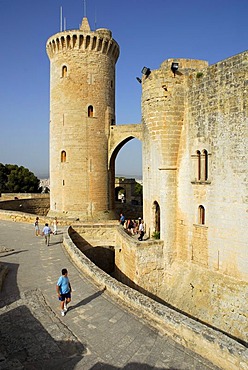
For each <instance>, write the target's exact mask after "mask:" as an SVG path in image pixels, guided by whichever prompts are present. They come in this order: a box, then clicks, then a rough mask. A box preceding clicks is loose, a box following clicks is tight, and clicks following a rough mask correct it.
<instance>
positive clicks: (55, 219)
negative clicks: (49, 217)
mask: <svg viewBox="0 0 248 370" xmlns="http://www.w3.org/2000/svg"><path fill="white" fill-rule="evenodd" d="M57 233H58V219H57V217H55V218H54V220H53V234H54V235H57Z"/></svg>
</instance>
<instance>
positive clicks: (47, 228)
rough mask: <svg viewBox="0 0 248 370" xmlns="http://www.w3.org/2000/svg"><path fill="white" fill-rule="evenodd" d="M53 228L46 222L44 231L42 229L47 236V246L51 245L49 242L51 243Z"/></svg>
mask: <svg viewBox="0 0 248 370" xmlns="http://www.w3.org/2000/svg"><path fill="white" fill-rule="evenodd" d="M51 232H52V230H51V228H50V226H48V224H45V227H44V228H43V231H42V235H44V236H45V244H46V245H47V246H49V243H50V234H51Z"/></svg>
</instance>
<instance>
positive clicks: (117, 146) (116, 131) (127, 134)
mask: <svg viewBox="0 0 248 370" xmlns="http://www.w3.org/2000/svg"><path fill="white" fill-rule="evenodd" d="M135 138H136V139H138V140H140V141H142V140H143V125H142V124H131V125H114V126H111V127H110V135H109V149H108V169H109V193H110V198H109V199H110V209H113V210H114V209H115V199H116V194H115V160H116V157H117V154H118V153H119V151H120V150H121V148H122V147H123V146H124V145H125V144H126V143H128V142H129V141H130V140H132V139H135Z"/></svg>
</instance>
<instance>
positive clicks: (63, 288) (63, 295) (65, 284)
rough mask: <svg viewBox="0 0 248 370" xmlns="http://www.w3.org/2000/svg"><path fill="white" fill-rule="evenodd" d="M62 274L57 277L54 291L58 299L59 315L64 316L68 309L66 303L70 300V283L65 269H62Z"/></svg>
mask: <svg viewBox="0 0 248 370" xmlns="http://www.w3.org/2000/svg"><path fill="white" fill-rule="evenodd" d="M61 273H62V276H60V277H59V279H58V282H57V285H56V292H57V294H58V297H59V300H60V308H61V316H65V313H66V312H67V311H68V308H67V305H68V303H70V302H71V284H70V281H69V278H68V271H67V269H65V268H64V269H62V271H61Z"/></svg>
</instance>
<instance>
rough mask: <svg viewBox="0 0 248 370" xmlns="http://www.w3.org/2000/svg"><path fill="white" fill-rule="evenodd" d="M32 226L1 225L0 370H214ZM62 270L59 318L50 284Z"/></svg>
mask: <svg viewBox="0 0 248 370" xmlns="http://www.w3.org/2000/svg"><path fill="white" fill-rule="evenodd" d="M62 232H63V230H60V233H59V234H58V235H54V236H52V237H51V243H50V246H49V247H46V246H45V243H44V240H43V238H42V237H36V236H35V235H34V234H35V233H34V227H33V226H32V225H29V224H23V223H14V222H10V221H0V262H1V263H3V264H4V265H6V266H8V269H9V272H8V275H7V277H6V278H5V281H4V284H3V287H2V291H1V293H0V314H1V315H0V369H1V370H2V369H6V370H7V369H30V370H33V369H66V370H67V369H68V370H69V369H83V370H88V369H95V370H97V369H107V370H112V369H113V370H114V369H116V370H117V369H128V370H132V369H133V370H138V369H142V370H145V369H157V370H159V369H170V370H183V369H184V370H186V369H194V370H205V369H217V368H216V367H215V366H214V365H212V364H211V363H209V362H208V361H207V360H205V359H203V358H201V357H199V356H198V355H196V354H195V353H193V352H190V351H189V350H186V349H185V348H184V347H182V346H180V345H178V344H176V343H175V342H173V341H172V340H171V339H170V338H167V337H166V336H164V335H161V334H159V333H158V332H157V331H156V330H155V329H154V328H152V327H151V326H150V325H149V322H145V321H142V320H141V319H139V318H137V317H135V316H134V315H133V313H131V312H129V311H128V310H127V309H126V308H124V307H122V306H120V305H119V304H117V302H115V301H113V300H112V299H111V297H110V296H109V295H108V294H107V293H106V291H104V289H102V287H97V286H95V285H94V284H93V283H92V282H91V281H90V280H88V279H87V278H86V277H85V276H83V275H82V274H81V273H80V271H78V270H77V269H76V268H75V266H74V265H73V264H72V263H71V262H70V260H69V258H68V256H67V255H66V253H65V252H64V250H63V245H62V243H61V241H62V236H63V234H62ZM64 267H66V268H67V269H68V271H69V278H70V281H71V285H72V290H73V292H72V303H71V306H70V308H69V311H68V313H67V314H66V316H65V317H61V316H60V310H59V301H58V299H57V295H56V292H55V285H56V282H57V279H58V277H59V276H60V274H61V269H62V268H64Z"/></svg>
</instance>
